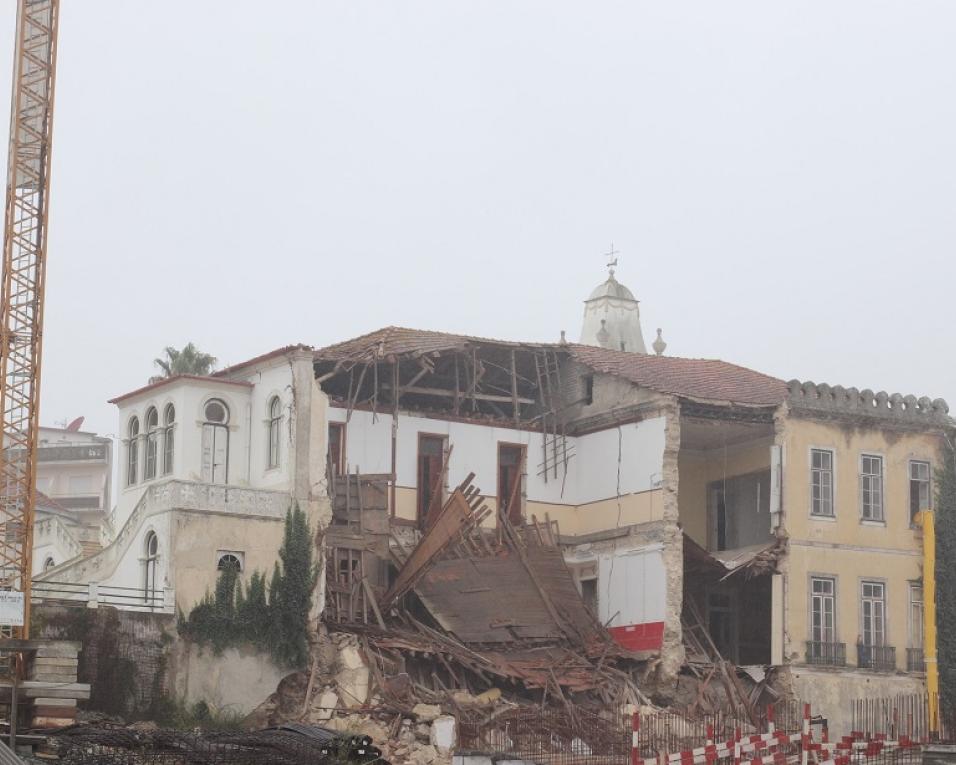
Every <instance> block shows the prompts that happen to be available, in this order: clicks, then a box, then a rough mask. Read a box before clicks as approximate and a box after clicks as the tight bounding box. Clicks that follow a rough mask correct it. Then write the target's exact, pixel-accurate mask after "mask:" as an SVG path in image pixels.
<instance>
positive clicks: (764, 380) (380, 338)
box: [315, 327, 787, 406]
mask: <svg viewBox="0 0 956 765" xmlns="http://www.w3.org/2000/svg"><path fill="white" fill-rule="evenodd" d="M476 344H482V345H502V346H508V347H522V348H552V349H555V350H563V351H565V352H567V353H568V354H569V355H570V356H571V357H572V358H574V359H575V360H576V361H579V362H580V363H582V364H585V365H586V366H589V367H591V368H592V369H594V370H595V371H597V372H604V373H607V374H613V375H616V376H618V377H622V378H624V379H626V380H630V381H631V382H633V383H636V384H638V385H642V386H644V387H646V388H650V389H651V390H656V391H659V392H660V393H669V394H672V395H676V396H686V397H688V398H694V399H701V400H706V401H720V402H725V403H726V402H730V403H734V404H747V405H751V406H754V405H756V406H775V405H777V404H779V403H781V402H782V401H783V400H784V397H785V396H786V394H787V385H786V383H785V382H784V381H783V380H778V379H777V378H775V377H770V376H769V375H765V374H761V373H760V372H755V371H753V370H752V369H747V368H746V367H741V366H737V365H736V364H729V363H728V362H726V361H718V360H715V359H682V358H678V357H676V356H645V355H643V354H637V353H625V352H624V351H613V350H608V349H606V348H598V347H594V346H589V345H574V344H565V345H562V344H558V343H527V342H524V343H522V342H512V341H507V340H492V339H489V338H484V337H474V336H471V335H456V334H450V333H447V332H433V331H430V330H420V329H407V328H405V327H385V328H384V329H379V330H376V331H375V332H370V333H368V334H366V335H362V336H360V337H356V338H353V339H351V340H346V341H344V342H341V343H337V344H335V345H330V346H327V347H326V348H320V349H318V350H317V351H316V352H315V359H316V361H343V360H356V361H357V360H360V359H367V358H372V357H375V356H377V357H379V358H385V357H388V356H390V355H393V354H395V355H402V354H410V353H433V352H438V351H448V350H453V349H456V348H463V347H465V346H467V345H476Z"/></svg>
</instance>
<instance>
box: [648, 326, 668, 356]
mask: <svg viewBox="0 0 956 765" xmlns="http://www.w3.org/2000/svg"><path fill="white" fill-rule="evenodd" d="M651 348H653V349H654V353H656V354H657V355H658V356H663V355H664V351H665V350H667V343H666V342H665V341H664V338H663V337H661V328H660V327H658V328H657V339H656V340H655V341H654V342H653V343H652V344H651Z"/></svg>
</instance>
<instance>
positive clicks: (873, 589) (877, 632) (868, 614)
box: [857, 581, 896, 669]
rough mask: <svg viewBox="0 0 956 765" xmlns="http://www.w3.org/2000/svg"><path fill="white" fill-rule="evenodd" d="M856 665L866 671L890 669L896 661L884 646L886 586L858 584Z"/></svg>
mask: <svg viewBox="0 0 956 765" xmlns="http://www.w3.org/2000/svg"><path fill="white" fill-rule="evenodd" d="M857 658H858V664H859V665H860V666H861V667H863V668H866V669H892V668H895V665H896V660H895V656H894V655H893V649H892V648H891V647H888V646H887V645H886V584H885V583H883V582H867V581H864V582H860V642H859V644H858V645H857Z"/></svg>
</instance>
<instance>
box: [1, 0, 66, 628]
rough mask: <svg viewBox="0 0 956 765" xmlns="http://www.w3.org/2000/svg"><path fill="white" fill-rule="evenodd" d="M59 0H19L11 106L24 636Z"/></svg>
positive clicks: (6, 485) (10, 368) (7, 282)
mask: <svg viewBox="0 0 956 765" xmlns="http://www.w3.org/2000/svg"><path fill="white" fill-rule="evenodd" d="M59 6H60V3H59V0H18V3H17V32H16V34H17V36H16V50H15V53H14V64H13V66H14V69H13V98H12V103H11V107H10V146H9V156H8V166H7V199H6V216H5V227H4V233H3V284H2V290H0V418H2V442H0V630H2V634H5V635H6V636H8V637H10V636H12V637H21V638H26V637H29V631H30V578H31V575H32V565H31V564H32V558H33V518H34V507H35V502H36V461H37V435H38V432H39V424H40V423H39V400H40V353H41V350H42V346H43V291H44V286H45V275H46V244H47V218H48V216H49V192H50V144H51V136H52V129H53V91H54V80H55V74H56V37H57V21H58V18H59V9H60V8H59ZM21 603H22V613H23V616H22V619H20V618H18V611H19V608H20V604H21ZM11 614H14V615H13V616H11ZM17 621H21V624H19V625H18V624H16V622H17Z"/></svg>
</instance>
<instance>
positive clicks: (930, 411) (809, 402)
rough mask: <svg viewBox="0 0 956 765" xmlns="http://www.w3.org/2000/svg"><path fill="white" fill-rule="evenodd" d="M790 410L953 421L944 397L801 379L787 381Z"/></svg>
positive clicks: (947, 422) (926, 420)
mask: <svg viewBox="0 0 956 765" xmlns="http://www.w3.org/2000/svg"><path fill="white" fill-rule="evenodd" d="M787 387H788V389H789V391H788V403H789V404H790V408H791V409H795V410H800V409H805V410H810V411H813V412H831V413H833V414H849V415H859V416H863V417H882V418H890V419H896V420H901V421H906V422H912V423H921V424H924V425H925V424H930V423H936V424H947V425H948V424H951V423H952V420H951V419H950V417H949V405H948V404H947V403H946V402H945V401H944V400H943V399H941V398H937V399H932V400H931V399H930V398H929V397H927V396H923V397H922V398H917V397H916V396H903V395H901V394H899V393H892V394H891V393H887V392H886V391H880V392H878V393H874V392H873V391H871V390H869V389H866V390H862V391H861V390H857V389H856V388H844V387H843V386H842V385H832V386H831V385H827V384H826V383H814V382H810V381H807V382H801V381H800V380H791V381H790V382H788V383H787Z"/></svg>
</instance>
